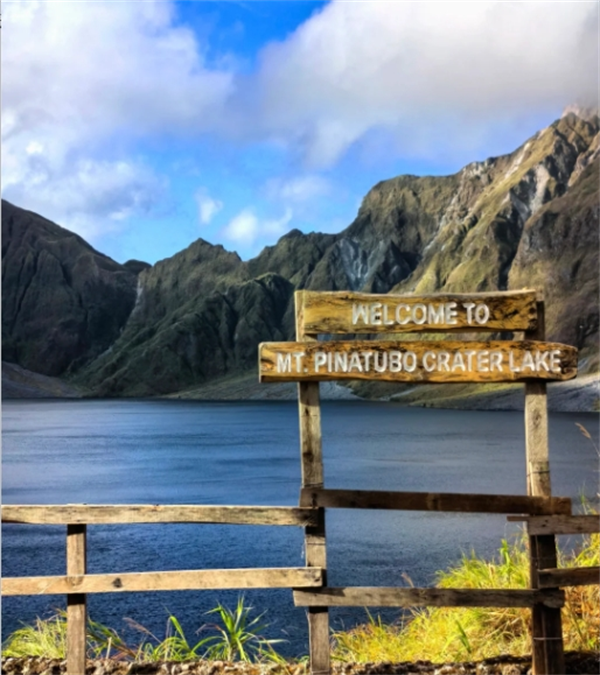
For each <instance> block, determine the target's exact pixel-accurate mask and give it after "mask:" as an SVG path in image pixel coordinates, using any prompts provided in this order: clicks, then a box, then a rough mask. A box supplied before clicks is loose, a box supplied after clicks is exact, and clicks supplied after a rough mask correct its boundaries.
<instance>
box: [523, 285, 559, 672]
mask: <svg viewBox="0 0 600 675" xmlns="http://www.w3.org/2000/svg"><path fill="white" fill-rule="evenodd" d="M537 315H538V322H537V325H536V327H535V328H532V329H529V330H528V331H526V332H525V338H526V339H528V340H545V338H546V325H545V309H544V302H543V300H542V299H541V298H538V301H537ZM525 453H526V461H527V492H528V494H530V495H533V496H543V497H550V496H551V495H552V489H551V483H550V458H549V448H548V404H547V396H546V383H545V382H543V381H541V380H534V379H532V380H528V381H526V382H525ZM529 549H530V558H531V562H530V585H531V588H532V589H536V588H539V570H540V569H543V568H551V567H556V539H555V538H554V535H544V536H529ZM531 624H532V627H531V635H532V643H533V644H532V671H533V675H541V673H544V674H545V675H560V674H561V673H564V672H565V658H564V647H563V636H562V621H561V614H560V609H558V608H555V607H547V606H544V605H543V604H540V603H536V604H535V605H534V606H533V607H532V612H531Z"/></svg>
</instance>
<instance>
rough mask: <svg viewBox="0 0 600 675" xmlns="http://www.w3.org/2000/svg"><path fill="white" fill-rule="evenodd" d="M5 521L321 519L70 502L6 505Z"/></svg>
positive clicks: (235, 509)
mask: <svg viewBox="0 0 600 675" xmlns="http://www.w3.org/2000/svg"><path fill="white" fill-rule="evenodd" d="M2 522H3V523H37V524H44V525H62V524H67V523H71V524H77V523H79V524H88V525H100V524H103V525H108V524H112V525H115V524H129V523H218V524H221V523H223V524H232V525H300V526H302V527H306V526H309V525H315V524H316V522H317V516H316V512H315V511H314V510H311V509H305V508H297V507H289V506H187V505H184V506H158V505H146V504H123V505H110V506H108V505H103V504H93V505H92V504H67V505H56V504H53V505H43V506H42V505H40V506H37V505H36V506H29V505H27V506H13V505H11V506H3V507H2Z"/></svg>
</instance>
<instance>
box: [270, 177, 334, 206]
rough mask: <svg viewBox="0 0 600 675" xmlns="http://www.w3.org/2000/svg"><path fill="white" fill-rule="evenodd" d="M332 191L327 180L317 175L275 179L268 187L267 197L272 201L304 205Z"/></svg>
mask: <svg viewBox="0 0 600 675" xmlns="http://www.w3.org/2000/svg"><path fill="white" fill-rule="evenodd" d="M329 190H330V185H329V182H328V181H327V179H325V178H323V177H322V176H318V175H316V174H307V175H303V176H296V177H295V178H288V179H282V178H274V179H272V180H270V181H268V183H267V185H266V192H267V195H268V196H269V197H270V198H271V199H278V200H282V201H284V202H292V203H295V204H302V203H304V202H307V201H309V200H311V199H315V198H316V197H321V196H323V195H326V194H327V193H328V192H329Z"/></svg>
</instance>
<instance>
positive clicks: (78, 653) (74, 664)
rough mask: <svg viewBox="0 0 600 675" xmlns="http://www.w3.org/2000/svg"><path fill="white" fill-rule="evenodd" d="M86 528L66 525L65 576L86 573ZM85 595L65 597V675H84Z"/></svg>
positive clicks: (78, 594) (76, 594)
mask: <svg viewBox="0 0 600 675" xmlns="http://www.w3.org/2000/svg"><path fill="white" fill-rule="evenodd" d="M85 535H86V526H85V525H67V576H79V575H82V574H85V573H86V558H87V556H86V545H85V544H86V542H85ZM86 625H87V610H86V596H85V593H69V594H68V595H67V675H85V653H86Z"/></svg>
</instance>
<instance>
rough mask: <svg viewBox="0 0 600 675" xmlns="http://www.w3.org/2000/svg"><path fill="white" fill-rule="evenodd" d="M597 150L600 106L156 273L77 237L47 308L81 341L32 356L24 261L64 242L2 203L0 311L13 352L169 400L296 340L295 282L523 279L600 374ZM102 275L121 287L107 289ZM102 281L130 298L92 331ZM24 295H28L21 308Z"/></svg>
mask: <svg viewBox="0 0 600 675" xmlns="http://www.w3.org/2000/svg"><path fill="white" fill-rule="evenodd" d="M599 148H600V124H599V119H598V116H597V115H587V116H586V118H583V117H580V116H578V115H577V114H575V113H574V112H569V113H567V114H566V115H564V116H563V117H562V118H561V119H559V120H557V121H556V122H555V123H553V124H552V125H550V126H549V127H548V128H546V129H544V130H542V131H540V132H538V133H537V134H536V135H534V136H533V137H532V138H531V139H529V140H528V141H527V142H526V143H525V144H524V145H522V146H521V147H520V148H518V149H517V150H515V151H514V152H513V153H511V154H509V155H504V156H501V157H496V158H489V159H487V160H485V161H483V162H473V163H471V164H469V165H467V166H466V167H464V168H463V169H462V170H461V171H459V172H458V173H456V174H454V175H452V176H441V177H437V176H436V177H431V176H429V177H418V176H411V175H406V176H399V177H397V178H392V179H390V180H386V181H382V182H381V183H379V184H377V185H376V186H375V187H374V188H373V189H372V190H370V192H369V193H368V194H367V195H366V197H365V198H364V200H363V203H362V205H361V207H360V209H359V211H358V214H357V217H356V219H355V220H354V222H353V223H352V224H351V225H349V227H347V228H346V229H345V230H344V231H342V232H340V233H339V234H337V235H332V234H319V233H311V234H302V233H301V232H300V231H298V230H292V231H291V232H289V233H288V234H286V235H285V236H284V237H282V238H281V239H280V240H279V241H278V242H277V244H276V245H275V246H271V247H267V248H265V249H264V250H263V251H262V252H261V253H260V255H258V256H257V257H256V258H254V259H252V260H249V261H246V262H244V261H242V260H240V258H239V257H238V256H237V254H235V253H230V252H228V251H226V250H225V249H223V248H222V247H221V246H213V245H211V244H209V243H208V242H205V241H203V240H201V239H200V240H197V241H196V242H194V243H193V244H191V245H190V246H189V247H188V248H187V249H185V250H184V251H181V252H180V253H178V254H176V255H175V256H173V257H171V258H169V259H166V260H163V261H160V262H158V263H157V264H156V265H154V266H152V267H147V268H144V269H141V268H140V264H139V263H135V264H131V263H128V264H126V265H125V266H120V265H118V264H117V263H114V262H113V261H110V263H111V264H112V267H111V266H110V265H108V263H107V262H106V261H104V260H103V262H102V265H101V264H100V258H97V256H100V255H101V254H98V253H97V252H95V251H93V249H91V247H89V246H88V245H87V244H85V242H83V240H81V242H82V243H81V244H80V245H81V252H80V253H79V254H77V255H75V254H71V253H69V255H66V253H65V255H66V260H65V261H64V262H63V263H62V267H61V269H62V270H63V275H62V277H60V275H58V272H56V274H55V275H54V276H52V275H51V276H50V277H49V278H50V279H54V282H53V283H55V285H58V287H59V288H60V289H61V292H60V293H58V291H53V295H52V296H51V297H50V296H49V297H50V299H49V300H48V302H49V303H50V305H52V306H53V303H54V299H53V298H54V297H59V298H60V302H57V304H56V308H54V306H53V310H52V312H51V313H50V315H49V316H48V324H51V325H56V324H57V323H58V325H60V326H63V325H64V326H65V331H66V332H67V333H68V334H69V335H72V334H76V335H78V336H80V337H78V341H77V340H75V341H73V340H71V342H72V343H73V344H77V345H78V346H77V348H72V350H71V352H69V354H70V355H71V354H72V356H69V357H68V358H65V357H62V361H61V360H60V359H59V358H58V357H56V358H54V359H52V358H50V359H48V358H46V357H45V358H44V359H40V358H37V359H36V358H35V357H34V356H33V355H34V354H35V353H37V350H38V349H39V350H40V352H41V353H49V352H50V351H52V350H51V349H50V347H49V346H47V345H46V346H43V347H42V348H40V343H39V340H38V339H37V337H35V336H38V335H40V330H41V329H38V330H37V332H33V333H31V334H32V335H34V337H32V338H31V339H30V340H29V342H28V338H27V335H28V331H31V314H32V311H34V310H33V309H31V308H33V306H34V305H35V302H33V299H34V298H36V297H37V298H38V301H41V299H42V297H43V295H42V294H41V291H39V292H37V295H35V293H34V292H33V290H32V288H33V287H34V286H35V284H34V283H33V282H32V281H31V280H30V281H29V282H28V285H27V289H28V290H27V292H26V293H25V291H24V285H25V284H24V277H23V274H22V273H21V272H20V271H19V270H20V269H21V268H26V269H31V270H35V269H36V268H35V266H33V265H32V264H31V263H28V265H29V267H27V265H24V263H23V262H22V259H23V257H24V256H25V258H26V259H27V256H29V258H31V259H33V258H35V259H37V260H44V259H45V256H46V253H44V251H45V250H46V248H47V247H48V246H51V247H52V246H53V247H54V248H53V249H52V250H54V251H56V249H57V246H56V243H55V242H54V243H52V242H50V241H49V237H48V236H47V235H46V236H45V237H42V236H38V237H37V238H35V237H33V236H32V235H31V234H29V235H27V236H25V235H24V234H23V233H22V232H21V230H22V231H23V232H27V231H28V228H29V229H31V224H29V225H28V226H27V227H25V226H23V227H21V228H19V227H16V225H15V223H16V220H15V218H16V216H15V213H16V211H21V210H19V209H17V210H16V211H15V209H16V207H13V206H12V205H6V206H4V204H3V206H4V208H3V235H4V221H5V217H6V214H5V212H8V219H9V220H11V219H12V221H11V222H12V223H13V224H12V225H11V226H10V227H8V226H7V234H6V235H4V241H5V242H7V249H6V254H5V249H4V247H3V282H4V289H5V290H6V293H7V300H5V302H6V303H7V304H8V307H9V310H10V311H9V313H8V316H7V322H6V329H5V324H4V318H3V342H5V341H6V342H5V344H6V345H8V349H7V347H6V346H5V357H7V356H8V359H7V360H9V361H13V362H14V363H17V364H19V365H21V366H23V367H25V368H30V369H31V370H35V371H37V372H40V373H43V374H46V375H67V376H68V377H69V378H70V379H72V380H73V382H74V383H76V384H78V385H81V386H85V387H87V388H89V389H90V390H91V391H92V392H93V393H94V394H95V395H99V396H146V395H162V394H170V393H173V392H177V391H182V390H189V389H191V388H193V387H196V386H199V385H202V384H203V383H208V382H211V381H213V380H215V378H220V377H223V376H226V375H231V374H233V373H243V372H248V371H252V370H253V369H254V370H255V369H256V354H257V349H256V347H257V345H258V343H259V342H261V341H269V340H289V339H293V336H294V321H293V291H294V290H295V289H298V288H308V289H312V290H363V291H368V292H375V293H387V292H390V291H393V292H399V293H406V292H411V293H412V292H415V293H433V292H439V291H450V292H469V291H470V292H472V291H492V290H497V289H500V290H504V289H517V288H522V287H524V286H528V287H538V288H541V289H543V290H544V292H545V294H546V299H547V308H548V309H547V335H548V339H552V340H557V341H562V342H567V343H569V344H574V345H575V346H577V347H578V348H579V349H580V350H581V361H580V367H581V370H582V372H592V371H594V370H597V369H598V324H599V312H598V250H599V246H598V221H599V199H598V186H599V172H598V169H599V164H600V150H599ZM24 213H27V212H24ZM31 217H32V216H31V215H29V216H27V218H29V219H30V220H31ZM41 220H44V219H41ZM40 227H42V226H41V225H40ZM44 227H46V230H43V228H42V230H43V231H47V229H48V227H49V226H48V221H45V223H44ZM54 227H58V226H54ZM59 229H62V228H59ZM63 232H64V231H63ZM27 237H29V238H28V239H27ZM72 237H76V235H72ZM54 238H55V239H57V240H58V239H60V237H58V235H54ZM24 239H26V241H27V242H28V243H27V245H25V243H23V240H24ZM77 239H79V238H77ZM27 247H28V248H27ZM36 247H37V248H36ZM86 247H87V248H86ZM65 250H66V249H65ZM32 251H37V253H32ZM84 251H85V253H84ZM92 252H93V253H92ZM5 255H6V261H5ZM32 256H33V258H32ZM36 256H37V258H36ZM69 256H71V257H69ZM76 260H79V261H80V262H78V263H77V262H76ZM106 260H108V259H106ZM81 261H86V264H85V265H83V264H82V262H81ZM107 265H108V267H107ZM5 266H6V269H7V277H6V280H5V277H4V270H5ZM59 266H60V265H59ZM88 266H89V270H102V274H100V272H99V271H94V272H93V274H92V273H91V272H90V271H89V270H87V267H88ZM141 266H142V267H144V265H143V264H141ZM54 267H55V268H56V269H57V270H58V267H57V266H56V265H54ZM42 269H45V268H44V267H43V266H42ZM8 272H10V273H8ZM135 272H137V273H138V275H137V277H136V274H135ZM29 276H30V277H31V278H32V279H33V278H34V277H35V273H34V272H31V274H30V275H29ZM27 278H29V277H27ZM69 279H71V282H70V283H69ZM107 279H111V280H113V281H114V284H115V286H114V287H111V289H110V290H106V288H107V287H106V284H107V283H108V281H107ZM101 283H104V284H105V286H104V287H103V288H105V290H104V291H103V293H104V295H105V297H106V298H107V299H108V300H109V303H108V304H110V302H115V290H114V289H115V288H117V286H118V289H119V291H118V294H119V295H122V296H123V299H122V300H123V301H122V304H121V305H119V307H120V308H121V309H119V312H116V313H115V316H113V317H112V318H111V320H110V321H109V322H108V326H107V327H104V328H103V330H102V331H101V336H100V337H98V338H97V339H92V337H91V332H90V331H91V329H90V328H89V326H90V321H89V319H87V318H85V317H84V314H82V313H81V312H82V311H83V308H84V307H88V306H90V307H93V308H94V311H95V312H96V314H95V315H94V316H100V314H98V312H100V311H101V310H100V307H103V306H104V305H103V304H102V303H101V302H100V301H99V300H98V299H97V298H96V297H95V296H94V295H93V293H92V290H91V289H93V288H96V287H98V284H101ZM94 284H96V286H95V285H94ZM109 286H110V284H109ZM69 289H71V291H72V293H71V295H69V292H71V291H69ZM84 289H89V295H86V294H85V293H84ZM86 292H87V290H86ZM22 297H30V300H31V305H29V304H28V303H25V304H23V303H22V302H21V304H19V300H18V298H22ZM65 297H68V298H71V300H69V301H67V300H65ZM75 299H76V300H77V302H75ZM3 300H4V296H3ZM28 302H29V301H28ZM120 302H121V301H120ZM69 303H70V304H69ZM6 306H7V305H6V304H5V307H6ZM30 306H31V308H29V307H30ZM40 307H41V305H39V304H38V309H39V308H40ZM78 308H81V311H80V310H79V309H78ZM55 309H56V311H54V310H55ZM78 312H79V313H78ZM59 314H60V317H62V318H59ZM84 319H85V320H84ZM61 321H62V322H63V323H61ZM64 322H66V324H65V323H64ZM45 325H46V324H44V326H45ZM69 326H70V327H71V329H70V331H71V332H70V333H69V332H68V330H67V328H68V327H69ZM73 326H79V327H80V328H78V329H75V328H73ZM82 327H85V329H84V328H82ZM78 331H79V332H78ZM86 331H87V332H86ZM92 332H93V331H92ZM81 336H84V337H81ZM88 336H89V337H88ZM36 340H37V341H36ZM65 341H66V338H65V339H63V341H62V342H60V341H58V342H57V343H56V344H57V346H59V345H60V344H63V343H64V342H65ZM69 344H71V343H69ZM44 350H45V351H44ZM45 363H52V364H53V365H52V372H49V371H48V368H47V367H46V365H45Z"/></svg>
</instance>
